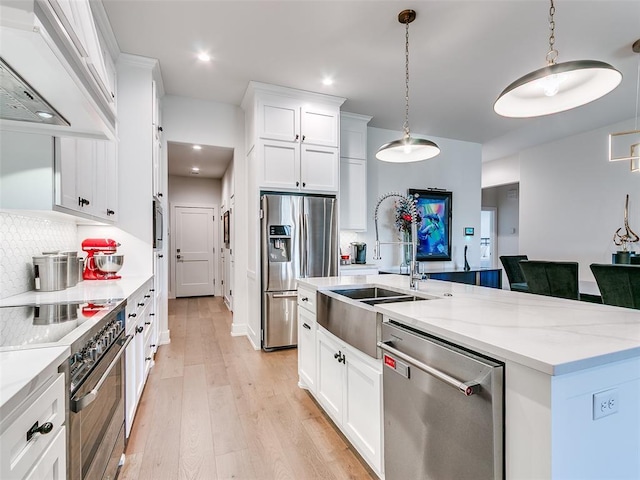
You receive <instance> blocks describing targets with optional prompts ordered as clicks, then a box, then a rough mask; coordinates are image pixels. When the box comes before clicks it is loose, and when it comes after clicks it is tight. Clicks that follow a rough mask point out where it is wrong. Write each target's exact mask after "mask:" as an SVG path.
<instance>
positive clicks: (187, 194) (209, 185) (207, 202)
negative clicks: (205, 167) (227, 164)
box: [169, 175, 222, 206]
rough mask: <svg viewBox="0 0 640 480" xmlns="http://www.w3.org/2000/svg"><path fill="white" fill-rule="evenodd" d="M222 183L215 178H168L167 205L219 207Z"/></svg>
mask: <svg viewBox="0 0 640 480" xmlns="http://www.w3.org/2000/svg"><path fill="white" fill-rule="evenodd" d="M221 194H222V181H221V180H220V179H216V178H198V177H180V176H177V175H170V176H169V204H170V205H174V204H180V203H181V204H188V205H203V206H212V205H215V206H220V203H221V202H222V196H221Z"/></svg>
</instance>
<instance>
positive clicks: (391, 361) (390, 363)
mask: <svg viewBox="0 0 640 480" xmlns="http://www.w3.org/2000/svg"><path fill="white" fill-rule="evenodd" d="M384 364H385V365H386V366H388V367H391V368H393V369H394V370H395V369H396V359H395V358H393V357H390V356H389V355H385V356H384Z"/></svg>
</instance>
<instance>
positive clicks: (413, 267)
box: [373, 192, 421, 290]
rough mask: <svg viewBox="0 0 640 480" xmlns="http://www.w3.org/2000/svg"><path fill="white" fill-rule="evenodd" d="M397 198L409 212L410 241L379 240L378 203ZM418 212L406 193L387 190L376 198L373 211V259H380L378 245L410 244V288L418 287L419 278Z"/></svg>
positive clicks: (415, 288)
mask: <svg viewBox="0 0 640 480" xmlns="http://www.w3.org/2000/svg"><path fill="white" fill-rule="evenodd" d="M391 197H395V198H399V199H400V202H402V203H403V204H404V205H405V207H406V209H407V210H408V211H409V212H410V213H411V241H409V242H381V241H380V238H379V235H378V209H379V208H380V204H381V203H382V202H383V201H385V200H386V199H387V198H391ZM417 218H418V212H417V211H416V204H415V201H414V200H413V198H411V197H410V196H407V195H402V194H401V193H399V192H389V193H385V194H384V195H382V196H381V197H380V198H379V199H378V203H377V204H376V208H375V213H374V223H375V227H376V245H375V249H374V252H373V258H374V260H381V259H382V257H381V256H380V245H409V246H411V260H410V262H409V288H410V289H411V290H417V289H418V280H419V279H420V278H421V277H420V275H419V274H418V268H417V265H418V264H417V262H416V250H417V248H418V243H417V240H418V222H417Z"/></svg>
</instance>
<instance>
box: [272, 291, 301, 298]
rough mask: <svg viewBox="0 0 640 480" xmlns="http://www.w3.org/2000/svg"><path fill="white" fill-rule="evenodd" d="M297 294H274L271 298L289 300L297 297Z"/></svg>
mask: <svg viewBox="0 0 640 480" xmlns="http://www.w3.org/2000/svg"><path fill="white" fill-rule="evenodd" d="M297 296H298V292H287V293H274V294H273V298H291V297H297Z"/></svg>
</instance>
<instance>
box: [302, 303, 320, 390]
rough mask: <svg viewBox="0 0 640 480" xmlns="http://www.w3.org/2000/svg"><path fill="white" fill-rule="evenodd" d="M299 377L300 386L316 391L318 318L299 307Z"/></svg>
mask: <svg viewBox="0 0 640 480" xmlns="http://www.w3.org/2000/svg"><path fill="white" fill-rule="evenodd" d="M298 376H299V378H300V386H301V387H304V388H306V389H307V390H309V391H310V392H312V393H313V392H315V391H316V316H315V314H313V313H311V312H309V311H307V310H305V309H304V308H302V307H301V306H300V305H298Z"/></svg>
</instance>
